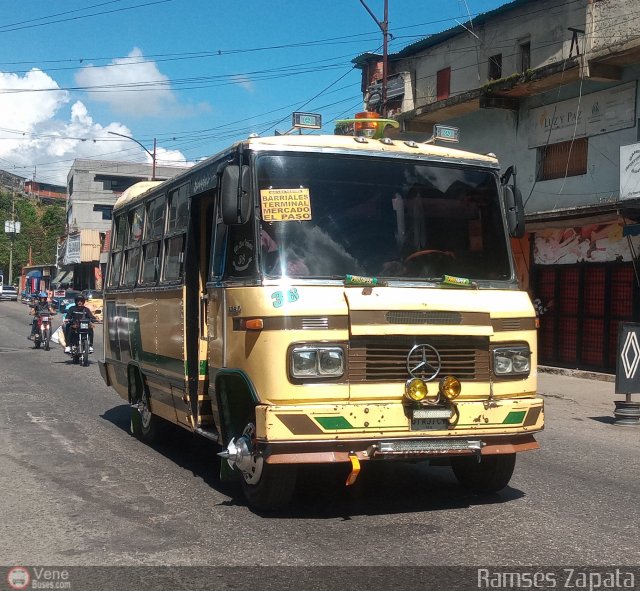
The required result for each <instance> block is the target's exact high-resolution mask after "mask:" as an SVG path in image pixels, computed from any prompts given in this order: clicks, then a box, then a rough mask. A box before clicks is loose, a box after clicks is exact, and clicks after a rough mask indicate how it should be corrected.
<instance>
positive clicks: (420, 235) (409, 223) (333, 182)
mask: <svg viewBox="0 0 640 591" xmlns="http://www.w3.org/2000/svg"><path fill="white" fill-rule="evenodd" d="M258 183H259V190H260V199H261V214H262V221H261V243H262V249H261V251H262V257H261V261H262V262H261V267H262V271H263V273H265V275H267V276H275V277H278V276H291V277H298V276H299V277H317V278H322V277H331V278H336V277H342V276H345V275H346V274H356V275H365V276H375V277H381V278H387V279H405V280H406V279H410V280H418V281H419V280H426V279H430V280H433V279H438V278H441V277H442V276H443V275H445V274H447V275H456V276H461V277H468V278H470V279H476V280H482V279H486V280H508V279H510V278H511V265H510V261H509V254H508V247H507V241H506V240H507V239H506V235H505V231H504V224H503V220H502V213H501V209H500V202H499V197H498V184H497V180H496V176H495V175H494V174H493V173H491V172H490V171H486V170H479V169H472V168H462V167H445V166H439V165H433V164H425V163H422V162H420V163H418V162H412V161H400V160H399V161H392V160H388V161H382V160H379V159H372V158H364V157H359V158H356V157H354V158H347V157H336V156H325V155H316V154H305V155H300V154H296V155H282V156H272V155H262V156H260V157H259V158H258Z"/></svg>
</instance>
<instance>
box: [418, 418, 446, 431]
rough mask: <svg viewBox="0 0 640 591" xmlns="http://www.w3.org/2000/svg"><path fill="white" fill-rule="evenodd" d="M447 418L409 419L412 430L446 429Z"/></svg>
mask: <svg viewBox="0 0 640 591" xmlns="http://www.w3.org/2000/svg"><path fill="white" fill-rule="evenodd" d="M448 426H449V421H447V419H411V430H412V431H446V430H447V428H448Z"/></svg>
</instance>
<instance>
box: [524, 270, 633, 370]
mask: <svg viewBox="0 0 640 591" xmlns="http://www.w3.org/2000/svg"><path fill="white" fill-rule="evenodd" d="M533 279H534V281H533V283H534V293H535V294H536V295H537V297H539V298H540V299H541V300H542V302H543V304H544V305H545V306H547V307H548V309H547V311H546V312H545V313H544V314H543V315H542V316H541V317H540V330H539V335H538V361H539V363H540V364H541V365H550V366H556V367H569V368H578V369H586V370H592V371H599V372H607V373H614V372H615V365H616V346H617V336H618V324H619V323H620V322H626V321H637V320H638V318H640V315H639V314H638V312H639V306H638V303H639V290H638V287H637V285H636V280H635V273H634V269H633V265H632V264H631V263H616V262H612V263H602V264H597V263H585V264H577V265H544V266H543V265H539V266H535V267H534V270H533Z"/></svg>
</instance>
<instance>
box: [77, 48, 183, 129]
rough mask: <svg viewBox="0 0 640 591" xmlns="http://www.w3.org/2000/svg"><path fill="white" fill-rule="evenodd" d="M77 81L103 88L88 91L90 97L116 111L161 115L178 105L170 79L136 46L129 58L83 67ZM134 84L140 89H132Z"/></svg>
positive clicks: (142, 115) (84, 85)
mask: <svg viewBox="0 0 640 591" xmlns="http://www.w3.org/2000/svg"><path fill="white" fill-rule="evenodd" d="M75 80H76V83H77V84H78V85H79V86H82V87H100V88H97V89H95V90H94V91H91V90H87V91H86V92H87V93H88V94H89V98H90V99H91V100H93V101H98V102H102V103H107V104H108V105H109V106H110V107H111V109H113V111H114V112H116V113H122V114H126V115H130V116H136V117H160V116H162V115H163V114H165V113H166V112H167V111H168V110H170V109H171V110H175V109H176V107H177V102H178V101H177V99H176V97H175V94H174V93H173V91H172V90H171V88H170V85H169V84H170V83H169V78H168V77H167V76H165V75H164V74H162V73H161V72H160V70H159V69H158V67H157V65H156V64H155V62H152V61H146V60H145V59H144V56H143V54H142V51H141V50H140V49H138V48H137V47H134V48H133V49H132V50H131V52H130V53H129V55H128V56H127V57H126V58H118V59H114V60H113V61H112V62H111V63H110V64H109V65H106V66H93V65H89V66H86V67H84V68H82V69H81V70H80V71H79V72H78V73H77V74H76V76H75ZM132 85H133V87H136V86H137V87H139V88H138V90H135V89H134V90H132V89H131V88H132ZM120 87H122V88H120Z"/></svg>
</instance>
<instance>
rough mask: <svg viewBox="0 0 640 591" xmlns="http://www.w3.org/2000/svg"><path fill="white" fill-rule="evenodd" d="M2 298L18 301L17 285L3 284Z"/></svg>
mask: <svg viewBox="0 0 640 591" xmlns="http://www.w3.org/2000/svg"><path fill="white" fill-rule="evenodd" d="M0 300H6V301H12V302H17V301H18V290H17V289H16V288H15V287H13V285H3V286H2V293H1V294H0Z"/></svg>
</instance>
